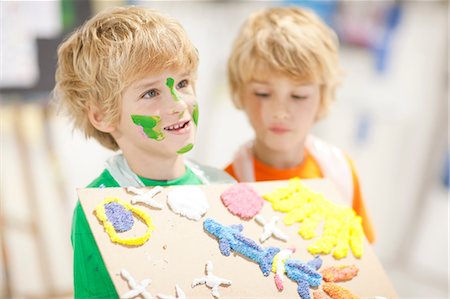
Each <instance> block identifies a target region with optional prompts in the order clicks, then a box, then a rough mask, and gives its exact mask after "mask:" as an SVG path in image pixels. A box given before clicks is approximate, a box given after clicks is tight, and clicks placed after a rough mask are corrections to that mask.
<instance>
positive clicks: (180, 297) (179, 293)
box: [157, 285, 186, 299]
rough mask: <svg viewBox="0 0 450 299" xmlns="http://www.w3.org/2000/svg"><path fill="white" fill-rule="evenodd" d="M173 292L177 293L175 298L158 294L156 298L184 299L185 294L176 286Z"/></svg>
mask: <svg viewBox="0 0 450 299" xmlns="http://www.w3.org/2000/svg"><path fill="white" fill-rule="evenodd" d="M175 290H176V292H177V296H176V297H173V296H170V295H162V294H158V295H157V296H158V298H160V299H186V294H185V293H184V292H183V290H182V289H181V288H180V287H179V286H178V285H176V286H175Z"/></svg>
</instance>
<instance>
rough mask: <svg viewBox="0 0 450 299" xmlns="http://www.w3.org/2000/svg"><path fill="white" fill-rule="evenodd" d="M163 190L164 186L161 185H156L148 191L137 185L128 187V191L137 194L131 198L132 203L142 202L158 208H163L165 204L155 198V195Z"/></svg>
mask: <svg viewBox="0 0 450 299" xmlns="http://www.w3.org/2000/svg"><path fill="white" fill-rule="evenodd" d="M162 190H163V188H162V187H161V186H156V187H154V188H152V189H151V190H150V191H147V192H145V191H143V190H141V189H138V188H135V187H127V191H128V192H131V193H133V194H135V195H134V196H133V198H132V199H131V203H132V204H135V203H138V202H142V203H145V204H147V205H149V206H151V207H153V208H156V209H162V208H163V205H162V204H161V203H159V202H157V201H156V200H154V199H153V197H154V196H155V195H156V194H158V193H159V192H161V191H162Z"/></svg>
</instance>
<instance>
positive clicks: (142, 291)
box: [120, 269, 153, 299]
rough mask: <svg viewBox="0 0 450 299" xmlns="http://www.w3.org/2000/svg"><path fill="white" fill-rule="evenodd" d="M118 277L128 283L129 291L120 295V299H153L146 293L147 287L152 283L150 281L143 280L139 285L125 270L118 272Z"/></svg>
mask: <svg viewBox="0 0 450 299" xmlns="http://www.w3.org/2000/svg"><path fill="white" fill-rule="evenodd" d="M120 275H121V276H122V277H123V279H125V280H126V281H127V282H128V285H129V286H130V289H131V290H130V291H128V292H127V293H125V294H123V295H121V296H120V298H121V299H131V298H135V297H137V296H142V297H143V298H144V299H153V296H152V294H150V293H149V292H148V291H147V287H148V286H149V285H150V283H151V282H152V280H151V279H144V280H142V281H141V282H140V283H137V282H136V280H135V279H134V278H133V277H132V276H131V274H130V273H128V271H127V270H125V269H122V270H121V271H120Z"/></svg>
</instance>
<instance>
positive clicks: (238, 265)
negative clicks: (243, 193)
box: [78, 179, 398, 298]
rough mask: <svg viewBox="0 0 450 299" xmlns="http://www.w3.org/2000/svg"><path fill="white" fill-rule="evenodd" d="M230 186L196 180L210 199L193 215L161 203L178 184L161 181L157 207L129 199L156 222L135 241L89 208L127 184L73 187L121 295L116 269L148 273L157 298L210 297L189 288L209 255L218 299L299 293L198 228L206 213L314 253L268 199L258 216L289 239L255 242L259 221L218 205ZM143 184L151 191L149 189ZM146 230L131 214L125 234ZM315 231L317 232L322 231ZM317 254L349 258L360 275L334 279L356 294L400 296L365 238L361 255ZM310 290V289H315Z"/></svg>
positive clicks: (315, 184)
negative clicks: (125, 240) (117, 237)
mask: <svg viewBox="0 0 450 299" xmlns="http://www.w3.org/2000/svg"><path fill="white" fill-rule="evenodd" d="M302 182H303V184H304V185H306V186H307V187H309V188H311V189H312V190H314V191H315V192H319V193H322V194H323V195H324V196H325V197H326V198H327V199H329V200H331V201H333V202H337V203H339V202H342V201H341V199H340V196H339V193H338V192H337V190H336V189H335V187H334V185H333V184H332V183H330V182H329V181H327V180H324V179H314V180H302ZM250 185H251V186H252V187H254V189H255V190H256V191H257V193H258V194H260V195H263V194H265V193H267V192H271V191H272V190H274V189H275V188H276V187H285V186H287V185H288V181H273V182H260V183H252V184H250ZM230 186H231V185H227V184H218V185H202V186H199V188H201V189H202V190H203V191H204V192H205V194H206V196H207V199H208V202H209V209H208V211H207V213H206V214H205V215H204V216H203V218H202V219H201V220H199V221H193V220H189V219H187V218H185V217H181V216H179V215H176V214H175V213H173V212H172V211H171V210H170V208H169V206H168V205H167V204H166V202H167V194H168V192H169V191H170V190H171V189H173V188H178V187H177V186H173V187H165V188H164V190H163V191H162V192H161V193H159V194H158V195H156V196H155V197H154V199H156V201H158V202H160V203H163V205H164V208H163V209H162V210H158V209H154V208H151V207H149V206H146V205H145V204H140V203H138V204H135V205H133V206H134V207H138V208H139V209H140V210H143V211H146V212H147V213H148V215H150V217H151V219H152V222H153V224H154V226H155V230H154V231H153V233H152V235H151V237H150V239H149V240H148V241H147V242H146V243H145V244H144V245H142V246H138V247H127V246H123V245H119V244H115V243H112V242H111V241H110V238H109V236H108V234H107V233H106V232H105V231H104V227H103V225H102V224H101V222H100V221H99V220H98V219H97V217H96V216H95V214H94V210H95V207H96V206H97V205H98V204H100V203H101V202H102V201H103V200H104V199H105V198H106V197H118V198H120V199H122V200H124V201H127V202H130V201H131V198H132V196H133V194H131V193H128V192H127V191H126V189H125V188H97V189H79V190H78V195H79V199H80V202H81V205H82V207H83V210H84V212H85V214H86V217H87V220H88V222H89V225H90V227H91V230H92V233H93V235H94V238H95V240H96V242H97V245H98V247H99V249H100V252H101V254H102V257H103V260H104V262H105V264H106V267H107V269H108V272H109V274H110V276H111V279H112V281H113V283H114V285H115V287H116V290H117V292H118V294H119V296H121V295H123V294H125V293H127V292H128V291H129V290H130V287H129V285H128V283H127V281H126V280H124V279H123V278H122V276H120V275H119V273H120V271H121V270H122V269H126V270H127V271H128V272H129V273H130V274H131V276H132V277H133V278H134V279H135V280H136V281H137V282H140V281H142V280H143V279H147V278H149V279H151V280H152V281H151V284H150V285H149V286H148V287H147V291H148V292H149V293H150V294H152V295H153V297H154V298H157V297H156V295H157V294H166V295H171V296H174V298H176V293H175V285H178V286H179V287H180V288H181V289H182V290H183V291H184V292H185V294H186V298H213V296H212V294H211V289H210V288H208V287H206V286H205V285H199V286H196V287H194V288H192V287H191V284H192V281H193V280H194V279H196V278H201V277H204V276H205V275H206V272H205V266H206V263H207V261H212V263H213V274H214V275H216V276H218V277H221V278H224V279H228V280H231V281H232V284H231V286H228V287H219V293H220V298H300V297H299V295H298V293H297V283H295V282H294V281H292V280H290V279H289V278H287V277H286V276H284V290H283V291H282V292H279V291H278V290H277V288H276V286H275V283H274V274H273V273H271V274H270V275H269V276H267V277H265V276H263V274H262V272H261V270H260V268H259V265H258V264H257V263H255V262H253V261H251V260H249V259H247V258H245V257H243V256H241V255H239V254H236V253H234V252H232V253H231V255H230V256H228V257H227V256H224V255H222V254H221V252H220V250H219V245H218V240H217V239H216V238H214V237H212V236H210V235H209V234H208V233H207V232H206V231H204V229H203V221H204V220H205V219H206V218H211V219H214V220H215V221H217V222H219V223H221V224H223V225H226V226H228V225H232V224H242V225H243V226H244V230H243V231H242V234H243V235H244V236H245V237H247V238H250V239H252V240H254V241H255V242H257V243H258V244H260V245H261V246H262V247H264V248H266V247H268V246H275V247H279V248H281V249H284V248H292V247H295V248H296V252H295V253H294V254H293V255H292V256H291V258H293V259H299V260H301V261H303V262H306V261H309V260H311V259H312V258H313V256H312V255H311V254H310V253H309V252H308V251H307V250H306V247H307V245H309V244H311V243H312V242H314V240H315V239H312V240H303V239H302V237H301V236H300V235H298V233H297V231H298V227H299V223H294V224H293V225H291V226H286V225H285V224H284V223H283V221H282V219H283V218H284V216H285V214H284V213H281V212H277V211H274V210H273V209H272V206H271V204H270V203H269V202H267V201H265V203H264V206H263V208H262V209H261V211H260V212H259V215H262V216H263V217H264V218H265V219H266V221H269V220H270V219H271V218H272V216H274V215H277V216H278V217H279V219H280V221H279V222H278V223H277V226H278V228H280V229H281V230H282V231H283V232H284V233H285V234H287V235H288V236H289V239H288V241H287V242H283V241H280V240H278V239H274V238H269V239H268V240H266V241H265V242H264V243H263V244H261V243H260V242H259V237H260V235H261V233H262V231H263V227H262V226H261V225H259V224H258V223H257V222H256V221H255V219H254V218H253V219H251V220H248V221H245V220H242V219H240V218H239V217H237V216H234V215H232V214H231V213H230V212H229V211H228V210H227V208H226V207H225V206H224V205H223V204H222V201H221V199H220V195H221V194H222V192H224V191H225V190H226V189H228V188H229V187H230ZM145 189H146V190H150V189H151V187H148V188H145ZM135 220H137V219H135ZM131 232H133V233H131ZM144 232H145V225H144V224H143V223H141V222H140V221H139V220H137V221H135V224H134V226H133V228H132V230H131V231H129V232H126V233H123V234H131V235H129V236H138V235H139V236H140V235H142V234H143V233H144ZM318 235H319V236H320V235H321V232H320V231H319V234H318ZM125 236H126V235H125ZM321 257H322V259H323V265H322V268H321V269H323V268H325V267H328V266H332V265H352V264H354V265H356V266H357V267H358V268H359V273H358V275H357V276H356V277H355V278H353V279H352V280H350V281H347V282H339V283H338V284H340V285H342V286H344V287H346V288H348V289H349V290H350V291H351V292H352V293H353V294H355V295H358V296H360V297H361V298H374V297H375V296H383V297H386V298H396V297H398V296H397V294H396V292H395V290H394V289H393V287H392V285H391V283H390V282H389V280H388V278H387V276H386V274H385V272H384V270H383V268H382V266H381V265H380V263H379V261H378V259H377V257H376V256H375V254H374V253H373V251H372V249H371V247H370V245H369V243H368V242H367V240H365V243H364V252H363V256H362V258H360V259H356V258H355V257H354V256H353V255H352V253H351V250H349V253H348V255H347V257H346V258H343V259H341V260H336V259H334V258H333V257H332V256H331V255H322V256H321ZM310 290H311V294H312V291H313V289H310ZM139 298H142V297H139Z"/></svg>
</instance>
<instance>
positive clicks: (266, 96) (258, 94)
mask: <svg viewBox="0 0 450 299" xmlns="http://www.w3.org/2000/svg"><path fill="white" fill-rule="evenodd" d="M255 96H257V97H260V98H268V97H269V96H270V94H269V93H268V92H255Z"/></svg>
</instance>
